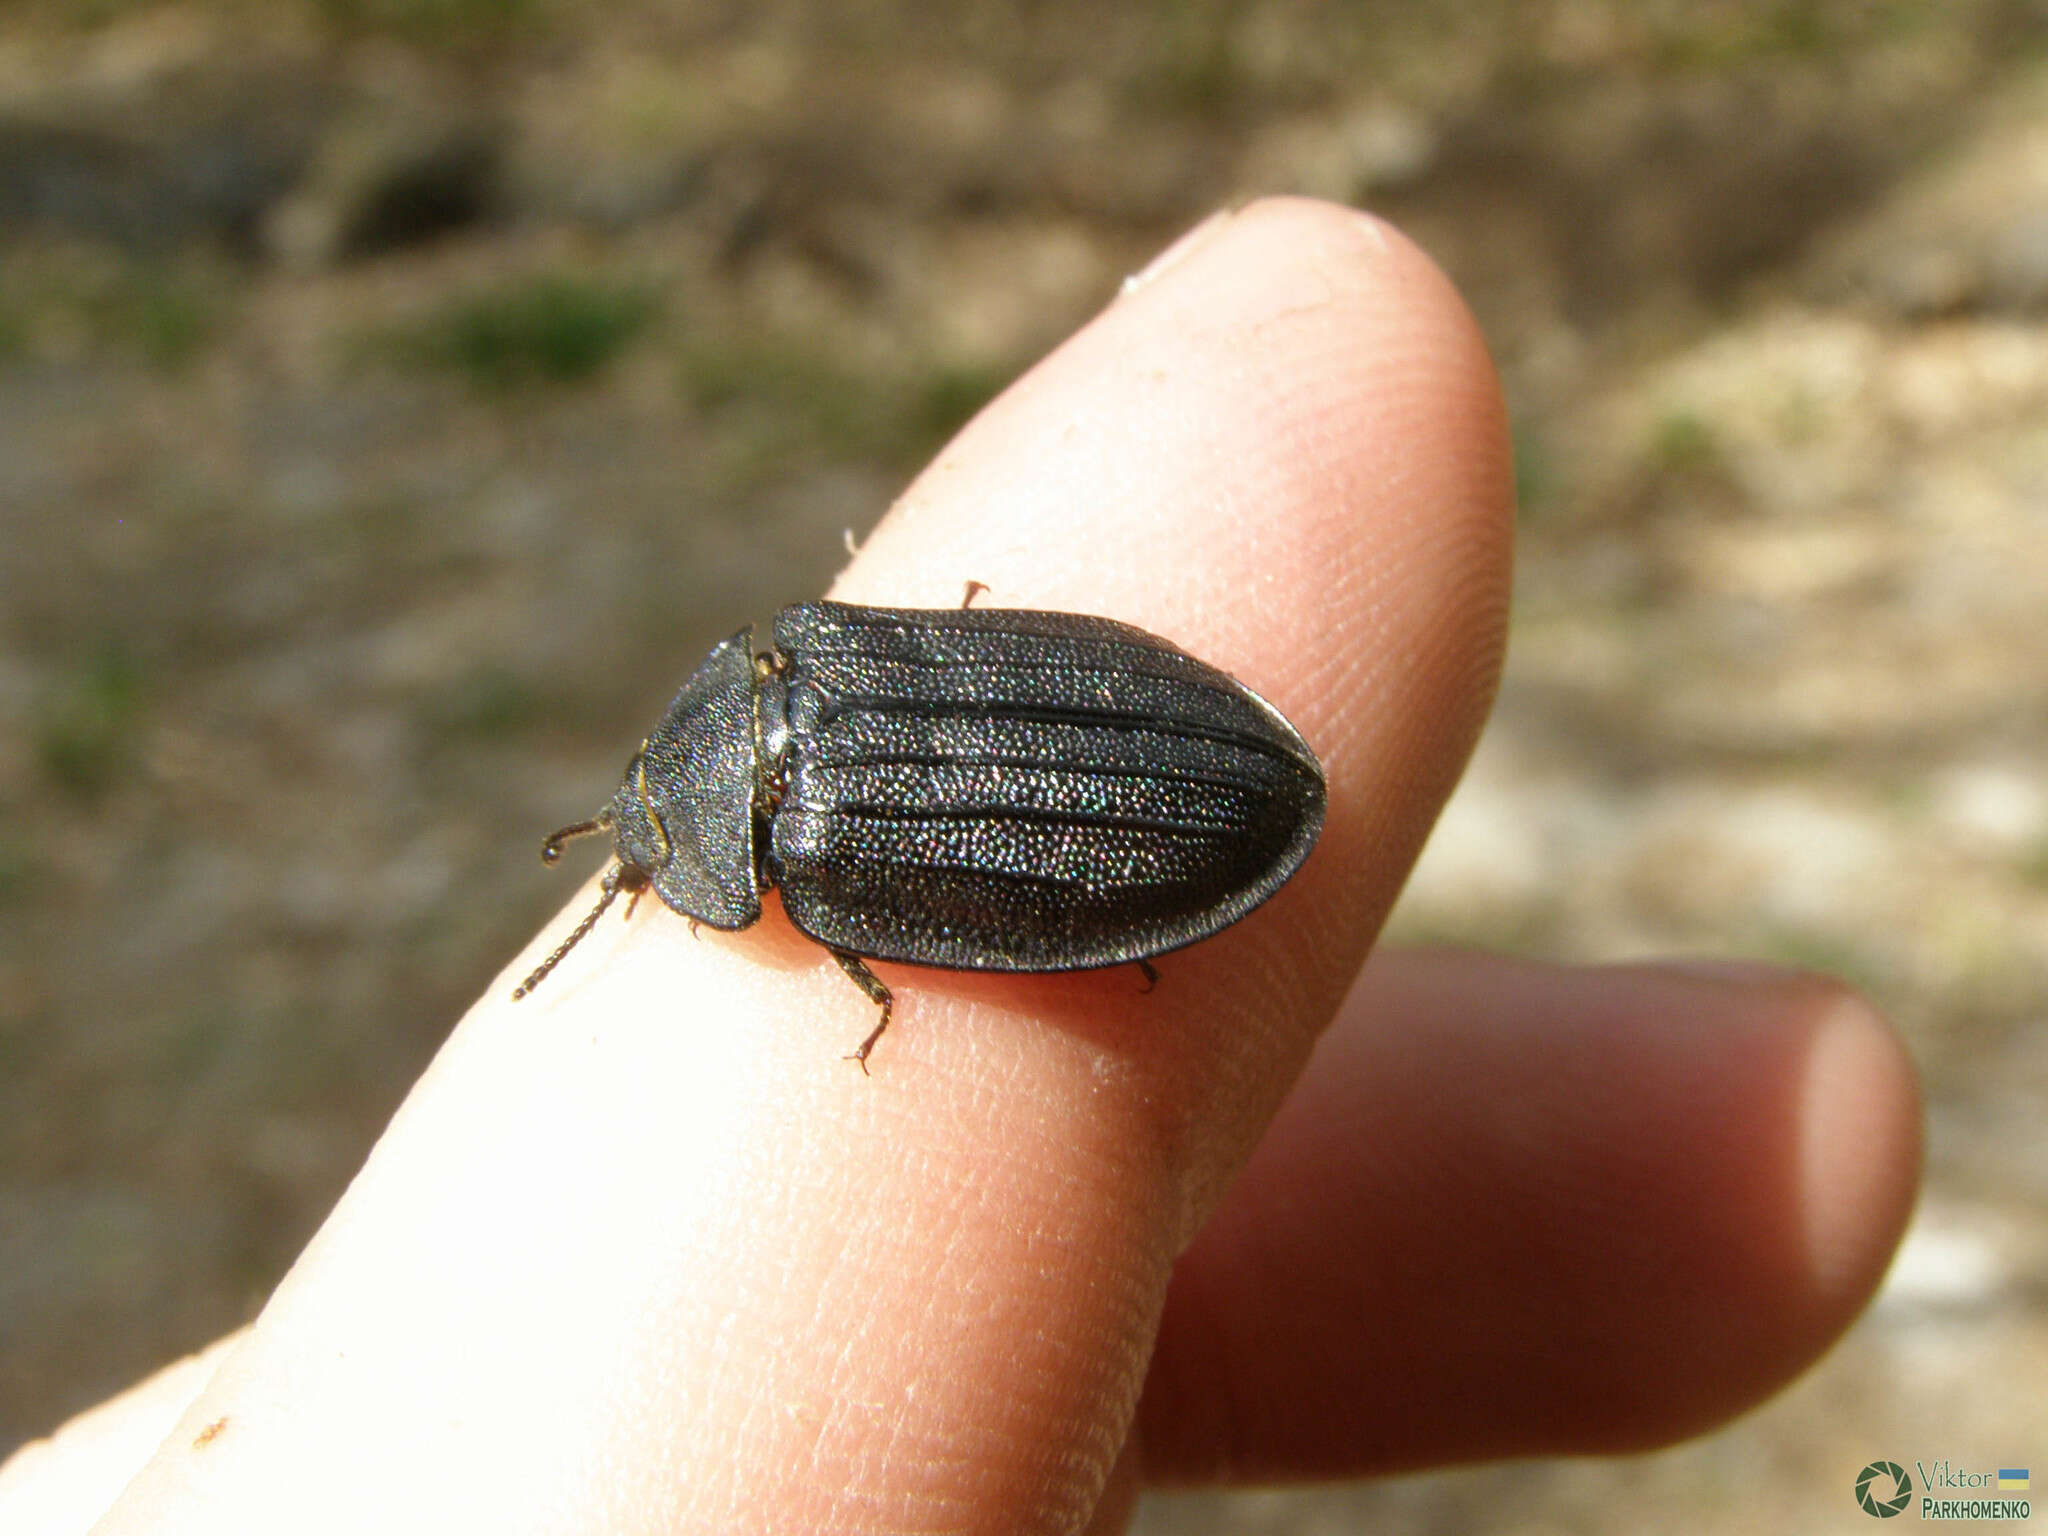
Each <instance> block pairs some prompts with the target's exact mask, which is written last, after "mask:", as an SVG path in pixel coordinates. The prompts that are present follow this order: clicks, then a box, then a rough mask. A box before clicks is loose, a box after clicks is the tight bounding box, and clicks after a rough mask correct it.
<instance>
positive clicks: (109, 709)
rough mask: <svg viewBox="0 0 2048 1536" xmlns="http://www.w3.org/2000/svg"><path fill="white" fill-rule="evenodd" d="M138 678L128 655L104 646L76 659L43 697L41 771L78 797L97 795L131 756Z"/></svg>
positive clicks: (139, 689)
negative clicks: (92, 653)
mask: <svg viewBox="0 0 2048 1536" xmlns="http://www.w3.org/2000/svg"><path fill="white" fill-rule="evenodd" d="M141 705H142V678H141V673H140V671H139V669H138V668H137V667H136V665H135V663H134V661H133V660H132V659H131V658H130V657H129V656H128V654H127V653H126V652H125V651H123V650H121V649H120V648H119V647H117V646H107V647H105V648H103V649H101V650H100V651H99V652H97V653H96V654H94V655H92V656H89V657H86V658H84V659H82V660H80V661H79V662H78V663H77V664H76V665H74V666H73V667H72V668H71V669H70V670H68V671H67V672H65V673H64V674H63V675H62V676H60V677H59V678H58V679H57V680H56V682H55V683H54V684H53V685H52V686H51V687H50V689H49V691H48V692H47V693H46V694H45V696H44V698H43V700H42V704H41V707H40V708H39V710H38V711H37V718H36V736H35V740H36V755H37V757H38V758H39V759H40V761H41V763H42V766H43V771H44V772H45V773H47V774H48V775H49V776H50V778H51V779H52V780H54V781H55V782H56V783H57V784H58V785H59V786H60V787H61V788H63V789H65V790H66V791H68V792H70V793H72V794H76V795H85V796H90V795H96V794H99V793H100V792H101V791H103V790H104V789H105V788H106V787H107V785H108V784H109V783H110V782H112V780H113V778H114V776H115V774H116V773H117V771H118V770H119V767H120V764H121V763H122V761H123V760H124V759H125V758H128V757H130V756H132V755H133V753H134V750H135V747H134V738H135V729H136V723H137V719H138V717H139V715H140V712H141Z"/></svg>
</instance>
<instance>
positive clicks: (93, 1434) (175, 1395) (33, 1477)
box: [0, 1334, 240, 1536]
mask: <svg viewBox="0 0 2048 1536" xmlns="http://www.w3.org/2000/svg"><path fill="white" fill-rule="evenodd" d="M239 1337H240V1335H239V1334H230V1335H228V1336H227V1337H226V1338H222V1339H216V1340H215V1341H214V1342H213V1343H211V1344H209V1345H208V1346H207V1347H206V1348H205V1349H203V1350H201V1351H200V1352H199V1353H197V1354H194V1355H187V1356H186V1357H185V1358H184V1359H182V1360H177V1361H173V1362H172V1363H171V1364H169V1365H167V1366H165V1367H164V1368H163V1369H162V1370H160V1371H158V1372H156V1373H155V1374H154V1375H152V1376H149V1377H147V1378H146V1379H144V1380H142V1381H139V1382H137V1383H136V1384H135V1385H134V1386H132V1387H130V1388H129V1389H128V1390H127V1391H125V1392H123V1393H121V1394H120V1395H119V1396H118V1397H111V1398H108V1399H107V1400H106V1401H105V1402H103V1403H100V1404H98V1405H97V1406H95V1407H93V1408H89V1409H87V1410H86V1411H85V1412H84V1413H81V1414H79V1415H78V1416H77V1417H76V1418H74V1419H71V1420H70V1421H69V1422H67V1423H66V1424H65V1425H64V1426H63V1427H62V1428H61V1429H59V1430H58V1431H57V1432H56V1433H55V1434H53V1435H51V1436H49V1437H48V1438H47V1439H42V1440H31V1441H30V1442H29V1443H28V1444H27V1445H24V1446H22V1447H21V1448H20V1449H18V1450H17V1451H15V1453H14V1454H13V1455H11V1456H9V1457H8V1458H7V1460H6V1461H5V1462H0V1531H6V1532H9V1533H10V1536H13V1533H17V1532H18V1533H20V1536H79V1533H81V1532H84V1531H87V1530H90V1529H91V1528H92V1524H93V1522H94V1521H95V1520H97V1519H98V1518H99V1517H100V1516H101V1515H102V1514H103V1513H105V1511H106V1508H107V1506H108V1505H109V1504H111V1503H112V1502H113V1501H114V1497H115V1495H117V1494H118V1493H120V1491H121V1489H122V1488H123V1487H124V1486H125V1485H126V1484H127V1482H128V1480H129V1479H130V1478H131V1477H133V1476H134V1475H135V1473H136V1471H137V1469H138V1468H140V1467H141V1466H142V1464H143V1462H144V1461H145V1460H147V1459H148V1457H149V1456H150V1454H151V1453H152V1452H154V1451H155V1450H156V1448H157V1446H158V1444H159V1443H160V1442H161V1441H162V1440H163V1438H164V1436H165V1435H166V1434H167V1433H169V1431H170V1429H171V1426H172V1425H174V1424H176V1423H177V1422H178V1420H179V1418H180V1417H181V1416H182V1415H183V1414H184V1412H185V1410H186V1409H187V1408H189V1407H191V1405H192V1400H193V1399H194V1398H195V1397H197V1396H198V1395H199V1392H200V1389H201V1388H203V1387H204V1386H205V1385H206V1383H207V1380H208V1379H209V1378H210V1377H211V1376H212V1375H213V1371H214V1367H215V1366H216V1365H218V1364H219V1363H220V1360H221V1357H222V1356H223V1355H224V1354H225V1353H226V1352H227V1351H228V1350H229V1349H230V1348H232V1347H233V1346H234V1344H235V1343H236V1342H237V1341H238V1339H239Z"/></svg>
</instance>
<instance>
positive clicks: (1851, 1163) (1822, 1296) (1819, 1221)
mask: <svg viewBox="0 0 2048 1536" xmlns="http://www.w3.org/2000/svg"><path fill="white" fill-rule="evenodd" d="M1801 1111H1802V1113H1801V1122H1800V1164H1801V1184H1802V1191H1801V1192H1802V1196H1803V1216H1804V1226H1805V1234H1806V1251H1807V1261H1808V1264H1809V1266H1810V1272H1811V1276H1812V1284H1813V1291H1814V1297H1815V1300H1816V1303H1817V1304H1818V1305H1819V1306H1821V1307H1822V1308H1824V1309H1828V1310H1831V1311H1834V1312H1836V1313H1837V1314H1838V1321H1837V1323H1836V1326H1837V1327H1838V1328H1839V1327H1841V1326H1846V1325H1847V1323H1848V1321H1849V1319H1850V1318H1852V1317H1853V1316H1854V1315H1855V1314H1856V1312H1857V1311H1859V1310H1860V1309H1861V1307H1862V1306H1863V1304H1864V1302H1865V1301H1867V1300H1868V1299H1869V1297H1870V1295H1871V1293H1872V1292H1873V1291H1875V1290H1876V1289H1877V1285H1878V1282H1879V1281H1880V1280H1881V1279H1882V1278H1883V1276H1884V1272H1885V1270H1886V1268H1887V1267H1888V1266H1889V1265H1890V1263H1891V1257H1892V1254H1893V1252H1894V1250H1895V1249H1896V1248H1897V1247H1898V1242H1899V1238H1900V1235H1901V1234H1902V1233H1903V1232H1904V1230H1905V1226H1906V1222H1907V1220H1908V1218H1909V1217H1910V1216H1911V1215H1912V1211H1913V1202H1914V1195H1915V1192H1916V1190H1917V1189H1918V1187H1919V1180H1920V1158H1921V1106H1920V1088H1919V1081H1918V1077H1917V1075H1916V1073H1915V1072H1914V1069H1913V1064H1912V1061H1911V1058H1909V1057H1908V1056H1907V1054H1906V1052H1905V1048H1904V1047H1903V1046H1902V1045H1901V1044H1900V1041H1899V1038H1898V1036H1897V1035H1896V1034H1894V1033H1893V1032H1892V1030H1891V1029H1890V1027H1889V1026H1888V1025H1887V1024H1886V1023H1885V1021H1884V1020H1883V1019H1882V1018H1881V1017H1880V1016H1879V1015H1878V1013H1877V1012H1876V1010H1874V1009H1873V1008H1872V1007H1871V1006H1870V1005H1869V1004H1868V1003H1867V1002H1865V1001H1864V1000H1863V999H1862V998H1861V997H1858V996H1857V995H1855V994H1854V993H1850V992H1840V993H1837V994H1836V995H1835V996H1834V997H1833V999H1832V1000H1831V1001H1830V1002H1829V1003H1827V1004H1826V1011H1825V1013H1824V1014H1822V1016H1821V1017H1820V1018H1819V1019H1818V1020H1817V1022H1816V1023H1815V1024H1814V1026H1813V1041H1812V1045H1811V1048H1810V1049H1809V1051H1808V1054H1807V1060H1806V1072H1805V1082H1804V1085H1803V1102H1802V1105H1801Z"/></svg>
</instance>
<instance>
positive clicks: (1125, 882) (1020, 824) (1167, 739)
mask: <svg viewBox="0 0 2048 1536" xmlns="http://www.w3.org/2000/svg"><path fill="white" fill-rule="evenodd" d="M973 596H974V588H973V587H970V588H969V590H968V601H969V603H970V604H971V602H972V600H973ZM752 647H753V630H752V627H751V626H749V627H748V628H745V629H742V630H740V631H739V632H738V633H737V634H734V635H732V636H731V637H730V638H728V639H726V640H724V641H721V642H720V643H719V644H718V645H716V646H714V647H712V650H711V654H710V655H709V656H707V657H706V658H705V659H704V662H703V664H702V665H700V666H699V667H698V668H697V670H696V671H695V672H694V673H693V674H691V676H690V678H689V680H688V681H686V682H685V683H684V684H683V686H682V690H681V691H680V692H679V693H677V694H676V696H675V699H674V701H673V702H672V703H671V704H670V705H669V707H668V711H667V713H666V714H664V715H663V716H662V718H661V721H660V723H659V724H657V725H656V726H655V728H654V730H653V731H652V732H651V733H650V734H649V735H648V737H647V738H646V739H645V740H644V741H642V742H641V743H640V749H639V750H638V751H637V752H635V753H634V754H633V757H632V760H631V761H630V762H628V763H627V765H626V772H625V776H624V778H623V779H622V780H621V781H620V784H619V788H618V791H617V792H616V793H615V794H614V795H613V796H612V798H611V801H610V803H609V804H607V805H606V806H605V807H604V809H602V810H601V811H599V812H598V813H597V815H595V816H594V817H592V818H591V819H590V820H588V821H580V822H577V823H575V824H574V825H572V826H567V827H564V828H562V829H561V830H560V831H558V832H556V833H554V834H553V835H552V836H550V837H549V838H548V839H547V841H546V842H545V843H543V844H542V845H541V857H542V858H543V859H544V860H546V861H547V862H548V863H550V864H552V863H554V862H555V861H556V860H557V859H558V858H559V857H560V856H561V851H562V845H563V844H564V843H565V842H567V841H568V840H569V839H571V838H576V837H583V836H587V835H593V834H598V833H609V834H610V835H611V839H612V851H613V855H614V862H613V864H612V865H611V867H610V868H609V869H608V870H607V871H606V872H605V875H604V879H603V882H602V885H601V894H600V896H599V898H598V902H597V905H596V906H595V907H594V908H592V910H591V911H590V913H589V914H588V915H587V916H586V917H584V919H583V920H582V921H581V922H580V923H578V924H577V926H576V928H575V929H574V930H573V931H572V932H571V933H570V934H569V936H568V937H567V938H565V939H564V940H563V941H562V942H561V944H559V945H558V946H557V947H556V948H555V950H554V952H553V953H552V954H550V955H549V956H548V957H547V958H546V959H545V960H543V961H541V963H540V964H539V965H538V966H536V967H535V968H534V970H533V973H532V974H531V975H529V976H528V977H527V978H526V979H525V981H523V982H521V983H520V985H519V987H518V989H517V990H516V991H514V992H513V994H512V995H513V997H514V998H515V999H516V998H522V997H525V996H526V995H527V994H528V993H530V992H532V991H533V989H534V988H535V987H536V986H538V985H539V984H540V982H541V981H542V980H543V979H544V978H545V977H546V976H547V974H548V973H549V972H550V971H552V970H553V969H554V968H555V967H556V966H557V965H558V964H560V963H561V960H562V958H563V956H565V955H566V954H568V952H569V951H570V950H571V949H573V948H574V947H575V946H576V944H577V943H578V942H580V941H581V940H582V939H583V938H584V936H585V935H587V934H588V933H589V932H590V930H591V929H592V928H593V927H595V926H596V924H597V921H598V919H599V918H600V917H602V916H603V915H604V912H605V909H606V908H608V907H609V906H610V905H611V904H612V902H613V901H614V900H615V899H616V898H617V897H618V896H619V895H620V894H621V893H622V892H623V893H624V894H625V895H626V896H627V897H628V898H629V901H628V906H627V913H628V915H630V914H631V912H632V905H633V904H634V903H637V902H638V900H639V898H640V896H641V895H642V894H643V893H645V892H646V891H648V890H652V891H653V892H654V893H655V894H656V895H657V896H659V897H660V898H661V899H662V901H663V902H664V903H665V904H667V905H668V906H669V907H671V908H673V909H674V910H675V911H677V912H679V913H681V914H683V915H684V916H686V917H689V918H691V919H693V920H694V921H695V922H699V923H703V924H706V925H708V926H710V927H713V928H720V929H727V930H731V929H739V928H745V927H748V926H749V925H751V924H752V923H754V922H755V921H757V920H758V919H759V918H760V916H761V896H762V893H763V892H765V891H768V890H770V889H773V888H777V887H779V888H780V889H781V891H782V903H783V908H784V910H785V911H786V912H788V914H789V918H790V921H791V922H793V923H794V924H795V925H796V926H797V928H798V929H799V930H801V931H802V932H803V933H805V934H807V935H809V936H810V937H811V938H813V939H815V940H817V941H818V942H819V943H820V944H822V945H824V946H825V947H826V948H827V949H828V950H830V951H831V953H832V957H833V958H834V959H835V960H836V961H838V963H839V965H840V967H841V968H842V969H843V970H844V971H845V972H846V974H847V975H848V976H849V977H851V978H852V979H853V981H854V982H855V984H856V985H858V986H859V987H860V989H861V990H862V991H863V992H864V993H866V994H867V996H868V997H869V998H870V999H872V1000H873V1001H874V1002H875V1003H876V1004H877V1005H879V1007H880V1009H881V1016H880V1018H879V1020H878V1022H877V1023H876V1025H875V1027H874V1029H873V1030H872V1031H870V1032H869V1034H868V1036H867V1038H866V1039H865V1040H863V1041H862V1042H861V1044H860V1047H859V1049H857V1050H855V1051H854V1052H853V1053H852V1056H851V1058H850V1059H851V1060H854V1061H857V1062H859V1063H860V1065H861V1070H862V1071H863V1072H865V1071H866V1070H867V1057H868V1053H869V1052H870V1051H872V1050H873V1049H874V1047H875V1042H876V1041H877V1040H879V1039H880V1038H881V1036H882V1032H883V1031H884V1030H885V1029H887V1028H888V1026H889V1015H890V1012H891V1009H892V1006H893V999H892V997H891V994H890V992H889V989H888V988H887V987H886V986H884V985H883V984H882V982H881V980H880V979H879V978H878V977H876V975H875V974H874V972H872V971H871V970H869V969H868V967H867V963H866V962H867V961H869V960H890V961H903V962H906V963H908V964H912V965H924V966H935V967H939V968H942V969H946V970H965V971H1070V970H1086V969H1089V968H1091V967H1097V966H1109V965H1122V964H1129V963H1133V962H1135V963H1137V964H1139V965H1141V966H1143V967H1144V968H1145V971H1146V974H1147V976H1148V977H1155V976H1156V973H1155V972H1154V971H1153V970H1152V967H1151V965H1150V964H1149V961H1150V959H1151V957H1152V956H1155V955H1160V954H1164V953H1166V952H1167V951H1169V950H1174V949H1178V948H1180V947H1181V946H1182V945H1185V944H1192V943H1194V942H1195V941H1197V940H1198V939H1205V938H1207V937H1209V936H1210V935H1211V934H1213V933H1215V932H1217V931H1218V930H1219V929H1222V928H1225V927H1228V926H1229V925H1230V924H1232V923H1234V922H1236V921H1237V920H1238V919H1239V918H1241V917H1243V916H1244V915H1245V914H1246V913H1247V912H1249V911H1251V910H1252V908H1254V907H1256V906H1257V905H1258V904H1259V903H1260V902H1262V901H1264V900H1265V899H1266V898H1267V897H1268V896H1270V895H1272V894H1273V892H1274V891H1276V890H1278V889H1279V888H1280V886H1281V885H1282V884H1283V883H1284V882H1285V881H1286V880H1287V878H1288V877H1289V876H1290V875H1292V874H1293V873H1294V871H1295V870H1296V869H1297V868H1299V867H1300V865H1301V862H1302V860H1303V859H1305V858H1306V857H1307V856H1308V852H1309V850H1310V849H1311V848H1312V847H1313V846H1314V845H1315V841H1316V837H1317V834H1318V833H1319V832H1320V831H1321V830H1322V824H1323V808H1324V784H1323V770H1322V765H1321V764H1320V763H1318V762H1317V760H1316V755H1315V753H1314V752H1313V751H1311V750H1310V748H1309V745H1308V743H1307V742H1306V741H1304V740H1303V739H1302V736H1301V733H1300V732H1299V731H1297V730H1296V729H1295V728H1294V727H1293V726H1292V725H1290V724H1289V723H1288V722H1287V720H1286V718H1285V717H1284V716H1282V715H1281V713H1280V712H1279V711H1278V710H1277V709H1275V708H1273V706H1272V705H1270V704H1268V703H1267V702H1266V701H1265V700H1264V699H1262V698H1260V697H1259V696H1258V695H1257V694H1255V693H1253V692H1252V691H1251V690H1250V689H1249V688H1247V687H1245V686H1244V685H1243V684H1242V683H1240V682H1238V681H1237V680H1236V679H1235V678H1233V677H1231V676H1229V675H1228V674H1227V673H1224V672H1221V671H1219V670H1218V669H1217V668H1215V667H1212V666H1210V665H1208V664H1207V663H1206V662H1202V661H1198V660H1196V659H1195V658H1194V657H1192V656H1190V655H1188V654H1187V653H1186V652H1185V651H1182V650H1181V649H1180V648H1179V647H1177V646H1175V645H1173V644H1171V643H1169V642H1168V641H1165V640H1162V639H1160V638H1159V637H1158V636H1156V635H1151V634H1147V633H1146V632H1145V631H1144V630H1142V629H1137V628H1134V627H1133V626H1131V625H1128V624H1122V623H1118V622H1117V621H1115V620H1113V619H1104V618H1093V617H1090V616H1087V615H1083V614H1072V613H1051V612H1041V611H1037V610H1032V609H1021V608H1009V609H1004V608H974V607H971V606H964V605H963V606H962V607H960V608H948V609H915V608H870V607H862V606H858V605H855V604H852V603H832V602H816V603H799V604H796V605H794V606H792V607H788V608H785V609H783V610H782V611H781V612H780V613H779V614H777V615H776V617H775V621H774V647H773V649H771V650H768V651H764V652H762V653H761V654H759V655H755V654H754V653H753V649H752Z"/></svg>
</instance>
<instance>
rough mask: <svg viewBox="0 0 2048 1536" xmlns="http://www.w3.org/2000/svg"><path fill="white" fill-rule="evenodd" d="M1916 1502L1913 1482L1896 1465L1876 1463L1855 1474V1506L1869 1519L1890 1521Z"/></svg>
mask: <svg viewBox="0 0 2048 1536" xmlns="http://www.w3.org/2000/svg"><path fill="white" fill-rule="evenodd" d="M1912 1502H1913V1480H1912V1479H1911V1478H1910V1477H1908V1476H1906V1469H1905V1468H1904V1467H1902V1466H1900V1465H1899V1464H1898V1463H1897V1462H1896V1461H1873V1462H1872V1463H1871V1464H1870V1465H1869V1466H1867V1467H1865V1468H1864V1469H1863V1470H1862V1471H1861V1472H1858V1473H1857V1474H1856V1504H1857V1507H1858V1508H1860V1509H1861V1510H1862V1511H1863V1513H1865V1514H1866V1515H1875V1516H1876V1517H1877V1518H1878V1519H1880V1520H1889V1519H1891V1517H1892V1516H1893V1515H1896V1514H1898V1513H1899V1512H1900V1511H1901V1510H1903V1509H1904V1508H1905V1507H1906V1506H1907V1505H1908V1504H1910V1503H1912Z"/></svg>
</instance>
